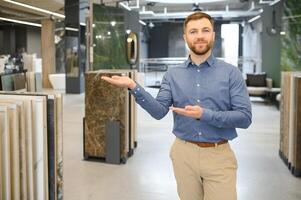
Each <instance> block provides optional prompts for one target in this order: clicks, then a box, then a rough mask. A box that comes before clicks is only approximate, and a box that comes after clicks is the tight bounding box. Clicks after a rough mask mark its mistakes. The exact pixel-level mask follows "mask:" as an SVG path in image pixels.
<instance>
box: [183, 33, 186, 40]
mask: <svg viewBox="0 0 301 200" xmlns="http://www.w3.org/2000/svg"><path fill="white" fill-rule="evenodd" d="M183 39H184V41H185V42H186V35H185V33H184V34H183Z"/></svg>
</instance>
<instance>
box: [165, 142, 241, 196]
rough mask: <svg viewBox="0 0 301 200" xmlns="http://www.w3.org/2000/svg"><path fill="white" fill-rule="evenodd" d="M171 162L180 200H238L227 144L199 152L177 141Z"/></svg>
mask: <svg viewBox="0 0 301 200" xmlns="http://www.w3.org/2000/svg"><path fill="white" fill-rule="evenodd" d="M170 158H171V160H172V163H173V168H174V174H175V178H176V182H177V191H178V195H179V197H180V199H181V200H236V199H237V195H236V172H237V161H236V158H235V155H234V153H233V151H232V150H231V147H230V145H229V143H226V144H222V145H218V146H216V147H206V148H202V147H199V146H197V145H195V144H192V143H189V142H186V141H183V140H180V139H178V138H177V139H176V140H175V142H174V143H173V145H172V147H171V149H170Z"/></svg>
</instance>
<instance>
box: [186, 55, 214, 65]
mask: <svg viewBox="0 0 301 200" xmlns="http://www.w3.org/2000/svg"><path fill="white" fill-rule="evenodd" d="M214 60H215V57H214V56H213V55H212V54H211V55H210V56H209V57H208V59H207V60H206V61H205V62H203V63H201V64H200V65H203V64H205V63H206V64H207V65H208V66H209V67H212V65H213V64H214ZM193 65H196V64H194V63H193V62H192V60H191V58H190V55H189V56H188V58H187V60H186V61H185V66H186V67H189V66H193Z"/></svg>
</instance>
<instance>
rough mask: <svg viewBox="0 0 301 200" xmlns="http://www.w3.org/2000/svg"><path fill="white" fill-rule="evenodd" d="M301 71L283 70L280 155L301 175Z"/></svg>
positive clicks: (293, 171)
mask: <svg viewBox="0 0 301 200" xmlns="http://www.w3.org/2000/svg"><path fill="white" fill-rule="evenodd" d="M300 91H301V72H282V83H281V104H280V112H281V115H280V146H279V155H280V157H281V158H282V160H283V161H284V162H285V164H287V166H288V168H289V170H290V171H291V172H292V174H294V175H295V176H301V124H300V123H301V120H300V119H301V109H300V106H301V94H300Z"/></svg>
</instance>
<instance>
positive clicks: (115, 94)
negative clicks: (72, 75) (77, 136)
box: [84, 70, 136, 159]
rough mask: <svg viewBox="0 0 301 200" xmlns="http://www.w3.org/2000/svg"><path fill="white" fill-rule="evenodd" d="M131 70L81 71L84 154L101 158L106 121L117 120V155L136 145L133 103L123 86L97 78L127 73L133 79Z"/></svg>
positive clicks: (124, 157)
mask: <svg viewBox="0 0 301 200" xmlns="http://www.w3.org/2000/svg"><path fill="white" fill-rule="evenodd" d="M135 73H136V72H135V71H134V70H99V71H92V72H88V73H86V75H85V81H86V82H85V87H86V89H85V91H86V92H85V120H84V121H85V124H84V127H85V128H84V157H85V159H89V158H99V159H105V157H106V142H105V136H106V124H107V122H108V121H110V120H111V121H117V122H119V124H120V126H119V127H120V140H121V141H120V147H121V148H120V156H121V158H122V159H126V158H127V157H129V156H130V155H132V154H133V150H134V148H135V146H136V104H135V101H134V98H133V97H131V96H130V94H129V92H128V90H127V89H125V88H118V87H115V86H112V85H111V84H109V83H107V82H105V81H103V80H101V76H112V75H119V76H121V75H122V76H129V77H131V78H133V79H134V80H135Z"/></svg>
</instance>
